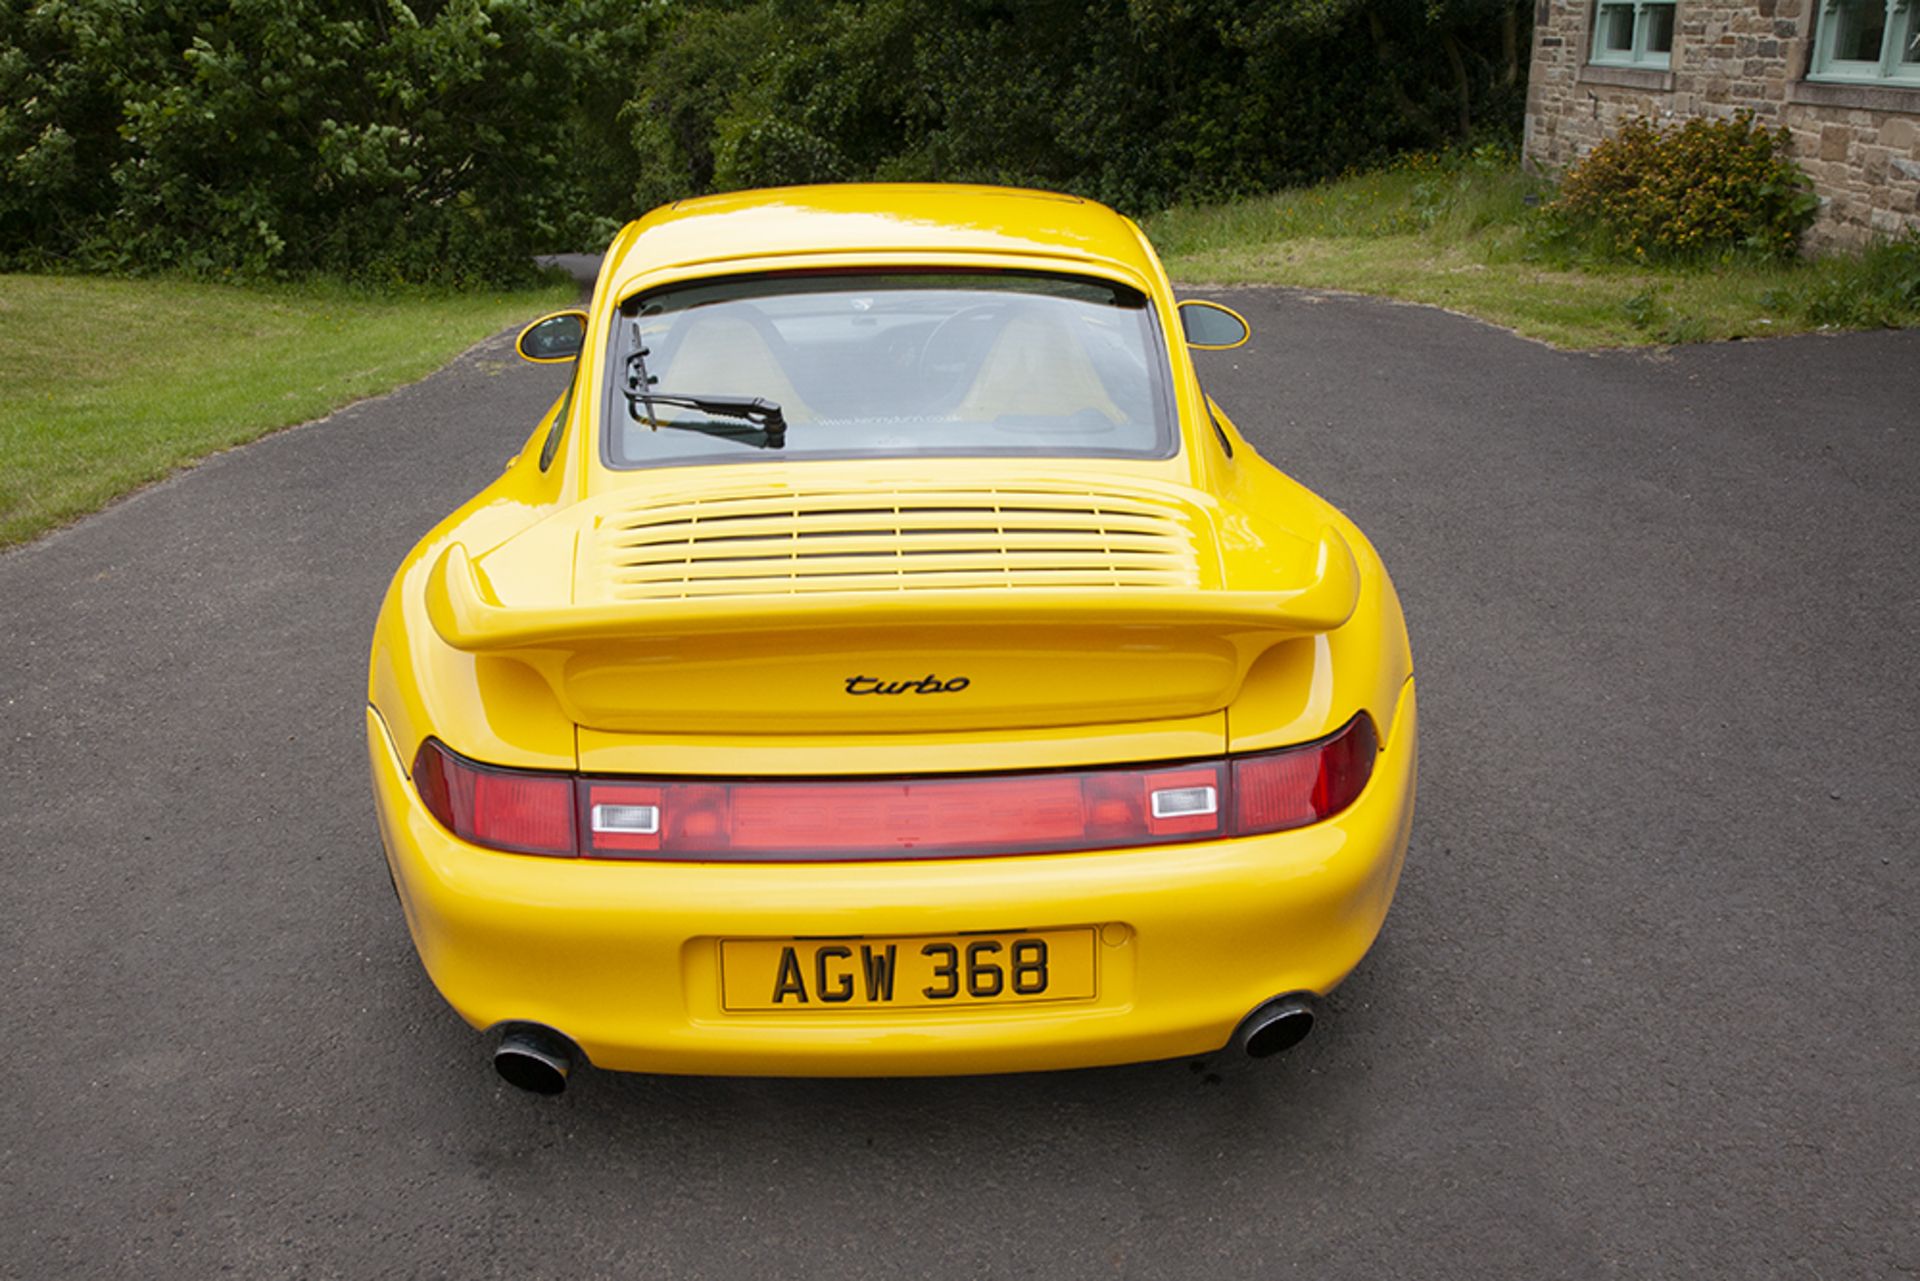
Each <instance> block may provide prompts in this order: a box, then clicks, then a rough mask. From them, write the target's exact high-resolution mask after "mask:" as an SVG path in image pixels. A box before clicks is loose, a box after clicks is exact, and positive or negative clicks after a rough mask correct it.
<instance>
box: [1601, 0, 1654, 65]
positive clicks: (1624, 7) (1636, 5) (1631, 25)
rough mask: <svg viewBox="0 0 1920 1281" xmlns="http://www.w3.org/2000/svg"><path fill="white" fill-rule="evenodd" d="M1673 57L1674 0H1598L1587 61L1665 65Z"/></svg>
mask: <svg viewBox="0 0 1920 1281" xmlns="http://www.w3.org/2000/svg"><path fill="white" fill-rule="evenodd" d="M1672 58H1673V0H1599V3H1598V4H1597V5H1595V6H1594V11H1593V52H1592V53H1591V54H1590V55H1589V56H1588V61H1590V62H1597V63H1601V64H1603V65H1605V66H1609V67H1665V66H1667V65H1668V64H1669V62H1670V61H1671V60H1672Z"/></svg>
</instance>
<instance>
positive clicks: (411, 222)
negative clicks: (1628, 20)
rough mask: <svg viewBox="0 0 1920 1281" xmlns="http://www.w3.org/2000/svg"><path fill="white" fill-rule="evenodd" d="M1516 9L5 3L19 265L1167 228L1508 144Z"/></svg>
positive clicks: (956, 2)
mask: <svg viewBox="0 0 1920 1281" xmlns="http://www.w3.org/2000/svg"><path fill="white" fill-rule="evenodd" d="M1526 13H1527V11H1526V9H1524V8H1523V7H1521V6H1519V5H1518V4H1516V3H1514V0H1276V2H1272V3H1264V4H1263V3H1258V2H1249V0H682V2H680V3H673V2H671V0H657V2H656V3H653V4H636V3H633V0H37V2H36V0H0V262H9V263H12V264H16V265H20V264H27V265H32V264H48V263H55V262H69V263H73V264H76V265H79V266H82V267H87V268H94V269H108V270H148V269H161V268H164V269H171V270H185V271H189V272H193V273H198V274H203V275H213V276H222V275H240V276H263V275H264V276H286V275H299V274H306V273H313V272H323V273H328V274H335V275H345V276H357V277H372V278H376V279H395V280H398V279H405V280H441V281H461V280H477V279H497V278H502V277H510V276H512V275H514V274H517V273H521V272H524V271H526V270H527V269H528V268H527V263H528V259H529V256H530V255H531V254H532V253H534V252H538V251H541V250H550V249H561V248H578V247H583V246H587V245H590V244H592V243H594V242H596V241H598V240H602V239H604V237H605V235H606V234H607V232H608V231H609V230H610V228H611V226H612V225H614V224H615V223H617V222H618V221H621V220H624V219H625V218H628V217H631V216H634V215H636V214H638V213H640V212H643V211H644V210H645V209H646V208H649V207H651V206H652V205H655V204H658V203H662V202H664V201H668V200H672V199H677V198H679V197H683V196H687V195H692V194H698V193H701V192H705V191H711V190H725V189H733V188H739V187H749V186H765V185H777V184H784V183H795V182H811V181H833V180H844V179H870V178H882V179H932V180H946V181H954V180H971V181H991V182H1007V183H1016V184H1024V185H1038V186H1046V187H1053V188H1057V189H1064V190H1070V191H1074V192H1079V193H1083V194H1087V195H1091V196H1094V197H1096V198H1098V199H1101V200H1105V201H1107V202H1109V203H1112V204H1115V205H1117V206H1119V207H1121V208H1124V209H1128V210H1132V211H1145V210H1149V209H1153V208H1156V207H1160V206H1164V205H1167V204H1170V203H1174V202H1179V201H1191V200H1203V199H1213V198H1219V197H1224V196H1231V195H1237V194H1243V193H1248V192H1254V191H1262V190H1270V189H1273V188H1275V187H1278V186H1282V185H1286V184H1290V183H1298V182H1303V181H1310V180H1313V179H1316V178H1320V177H1325V176H1328V175H1330V174H1333V173H1337V172H1340V171H1343V170H1346V169H1349V168H1352V167H1354V166H1356V165H1361V164H1365V163H1369V162H1372V161H1376V160H1379V159H1383V158H1385V157H1386V156H1388V155H1390V154H1392V153H1394V152H1396V151H1400V150H1404V149H1408V148H1417V147H1428V146H1433V145H1435V144H1438V143H1444V142H1447V141H1452V140H1460V139H1463V138H1464V137H1465V136H1467V135H1469V134H1475V133H1487V134H1490V135H1494V136H1503V135H1510V133H1511V132H1512V130H1513V128H1514V126H1515V125H1516V124H1517V121H1518V118H1519V111H1520V105H1521V98H1522V93H1523V86H1522V83H1521V77H1520V75H1519V63H1518V58H1519V56H1520V54H1519V52H1518V51H1519V50H1520V49H1522V48H1524V23H1525V19H1526Z"/></svg>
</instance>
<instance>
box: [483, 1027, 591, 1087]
mask: <svg viewBox="0 0 1920 1281" xmlns="http://www.w3.org/2000/svg"><path fill="white" fill-rule="evenodd" d="M578 1053H579V1052H578V1051H577V1050H575V1049H574V1048H573V1042H571V1041H569V1040H567V1038H566V1037H564V1036H561V1035H560V1034H559V1033H558V1032H556V1031H554V1030H553V1029H552V1028H550V1027H541V1026H540V1025H539V1024H538V1023H511V1024H508V1025H507V1030H506V1034H505V1035H504V1036H502V1037H501V1038H500V1047H499V1048H498V1049H496V1050H495V1051H494V1052H493V1068H494V1071H496V1072H498V1073H499V1074H500V1076H501V1078H502V1079H503V1080H505V1081H506V1083H507V1084H508V1085H513V1086H518V1087H519V1088H520V1089H523V1090H526V1091H528V1092H529V1093H531V1094H559V1093H560V1092H561V1091H563V1090H565V1089H566V1088H567V1074H568V1073H569V1072H571V1071H573V1060H574V1058H575V1056H576V1055H577V1054H578Z"/></svg>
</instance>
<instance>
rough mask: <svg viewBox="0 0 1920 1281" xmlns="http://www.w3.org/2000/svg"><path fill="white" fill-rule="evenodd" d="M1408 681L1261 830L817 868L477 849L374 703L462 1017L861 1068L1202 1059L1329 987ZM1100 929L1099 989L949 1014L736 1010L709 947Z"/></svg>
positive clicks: (1400, 804) (412, 908)
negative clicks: (420, 777) (1366, 755)
mask: <svg viewBox="0 0 1920 1281" xmlns="http://www.w3.org/2000/svg"><path fill="white" fill-rule="evenodd" d="M1413 703H1414V688H1413V683H1412V682H1411V681H1409V682H1407V684H1406V685H1405V687H1404V688H1403V689H1402V691H1401V695H1400V707H1399V709H1398V711H1397V712H1396V714H1395V716H1394V718H1393V720H1392V722H1391V724H1392V725H1393V735H1392V738H1391V740H1389V741H1388V742H1387V744H1386V745H1385V748H1384V750H1383V751H1382V753H1381V757H1380V760H1379V762H1378V765H1377V766H1376V768H1375V771H1374V775H1373V778H1372V780H1371V781H1370V782H1369V784H1368V786H1367V789H1366V791H1365V792H1364V793H1362V795H1361V797H1360V799H1359V800H1358V801H1357V802H1355V804H1354V805H1353V806H1351V807H1350V808H1349V809H1347V810H1346V811H1345V812H1343V813H1342V814H1340V815H1339V816H1338V817H1336V818H1334V819H1332V820H1329V821H1327V822H1324V823H1320V824H1316V825H1315V826H1313V827H1309V828H1303V829H1301V830H1298V831H1293V832H1285V833H1281V834H1278V835H1274V836H1264V837H1251V838H1242V839H1236V840H1223V841H1213V842H1206V843H1201V844H1195V845H1185V846H1162V847H1160V848H1157V849H1150V850H1137V851H1136V850H1121V851H1103V852H1099V853H1090V854H1047V855H1037V856H1027V857H1011V858H984V859H956V860H947V861H939V862H924V863H905V862H902V863H854V864H835V865H827V866H792V865H756V866H718V865H711V864H668V863H599V862H587V861H580V860H567V859H547V858H538V857H530V856H520V855H513V854H501V853H496V852H493V851H490V850H483V849H479V848H476V847H474V846H471V845H467V844H465V843H464V842H462V841H460V840H458V839H456V838H454V837H453V836H451V835H449V834H448V833H447V832H446V831H445V830H444V829H442V828H441V827H440V826H439V825H438V824H437V823H435V822H434V820H433V819H432V817H431V816H430V815H428V814H427V812H426V810H425V809H424V808H423V807H422V806H421V804H420V801H419V798H418V796H417V795H416V794H415V792H414V790H413V788H412V787H411V785H410V784H409V783H408V781H407V778H406V776H405V773H404V769H403V766H402V764H401V761H400V759H399V757H398V756H397V754H396V753H395V751H394V748H393V744H392V742H391V740H390V739H389V738H388V736H387V733H386V730H385V727H384V725H383V724H382V723H381V721H380V719H379V717H378V716H377V715H375V714H374V713H373V712H372V711H369V712H368V717H367V735H368V747H369V752H370V756H371V759H372V766H373V782H374V794H375V797H376V801H377V806H378V810H379V817H380V828H381V835H382V838H383V839H384V841H385V844H386V850H387V858H388V861H389V863H390V864H391V866H392V868H393V873H394V879H395V882H396V883H397V885H398V886H399V889H400V895H401V900H402V902H403V903H404V904H405V908H406V914H407V924H408V927H409V929H410V930H411V931H412V934H413V940H414V944H415V946H416V947H417V948H418V950H419V953H420V958H421V960H422V962H423V963H424V964H425V966H426V968H427V972H428V974H429V975H430V976H431V977H432V979H433V981H434V983H435V985H436V986H437V987H438V988H439V989H440V991H441V993H442V994H443V995H444V996H445V997H446V999H447V1001H448V1002H449V1003H450V1004H451V1005H452V1006H453V1008H454V1009H455V1010H456V1011H458V1012H459V1013H460V1015H461V1016H462V1017H463V1018H465V1019H466V1020H467V1021H468V1022H469V1023H472V1024H473V1025H475V1026H476V1027H488V1026H492V1025H495V1024H498V1023H503V1022H508V1021H527V1022H533V1023H542V1024H545V1025H547V1026H550V1027H553V1028H556V1029H558V1030H559V1031H561V1032H563V1033H565V1034H566V1035H567V1036H569V1037H571V1038H572V1039H573V1040H574V1042H575V1043H576V1044H577V1045H579V1047H580V1048H581V1050H582V1051H583V1052H584V1053H585V1054H586V1055H587V1057H588V1058H589V1059H591V1060H592V1061H593V1062H594V1063H595V1064H597V1065H598V1066H601V1067H605V1068H614V1069H621V1070H627V1071H644V1072H676V1073H698V1074H715V1075H775V1076H788V1075H792V1076H866V1075H919V1074H928V1075H931V1074H941V1073H971V1072H1008V1071H1030V1070H1039V1069H1048V1068H1067V1067H1086V1066H1094V1065H1099V1064H1112V1063H1126V1062H1138V1061H1142V1060H1148V1059H1160V1058H1171V1057H1176V1056H1180V1055H1188V1054H1201V1053H1207V1052H1210V1051H1212V1050H1215V1049H1218V1048H1219V1047H1220V1046H1221V1045H1223V1044H1225V1043H1226V1041H1227V1038H1228V1037H1229V1036H1230V1035H1231V1033H1232V1031H1233V1028H1234V1026H1235V1025H1236V1024H1237V1023H1238V1022H1239V1021H1240V1019H1241V1018H1242V1016H1244V1015H1245V1014H1246V1013H1247V1011H1248V1010H1250V1009H1251V1008H1252V1007H1253V1006H1254V1005H1256V1004H1258V1003H1259V1002H1260V1001H1262V1000H1264V999H1266V998H1267V997H1270V996H1272V995H1274V994H1276V993H1279V992H1290V991H1306V992H1315V993H1324V992H1326V991H1328V990H1329V989H1331V988H1332V987H1333V986H1334V985H1335V984H1337V983H1339V981H1340V980H1341V979H1342V978H1344V977H1345V976H1346V975H1347V973H1348V972H1349V971H1350V970H1352V968H1353V967H1354V966H1355V965H1356V964H1358V963H1359V961H1360V958H1361V957H1362V956H1363V955H1365V953H1366V951H1367V949H1368V947H1370V946H1371V945H1372V942H1373V939H1374V937H1375V936H1376V935H1377V934H1378V932H1379V929H1380V926H1381V923H1382V921H1383V920H1384V919H1385V917H1386V912H1387V907H1388V904H1389V903H1390V902H1391V900H1392V897H1393V891H1394V887H1395V885H1396V884H1397V882H1398V880H1399V876H1400V867H1401V863H1402V861H1403V859H1404V858H1405V854H1406V848H1407V837H1408V832H1409V829H1410V826H1411V823H1412V818H1413V796H1414V774H1415V760H1416V755H1417V753H1416V740H1415V720H1414V706H1413ZM1072 926H1092V927H1094V928H1095V930H1096V932H1097V937H1098V939H1099V942H1098V944H1097V945H1096V952H1097V961H1096V964H1097V974H1098V984H1097V992H1096V994H1095V995H1094V996H1093V997H1092V998H1090V999H1088V1000H1084V1001H1073V1002H1060V1003H1056V1004H1037V1005H1026V1006H989V1007H981V1006H973V1007H963V1008H954V1009H936V1010H928V1009H913V1010H886V1011H867V1012H858V1011H843V1012H833V1013H829V1012H825V1011H823V1010H820V1009H812V1010H808V1011H806V1012H804V1013H802V1012H797V1011H796V1012H790V1013H789V1012H777V1013H759V1014H739V1013H727V1012H725V1011H723V1010H722V1008H721V1004H720V961H719V957H720V946H719V941H720V940H721V939H722V938H791V937H796V936H801V937H819V936H853V937H899V936H913V935H953V934H961V933H973V932H984V931H1009V930H1026V929H1042V928H1059V927H1072Z"/></svg>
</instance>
